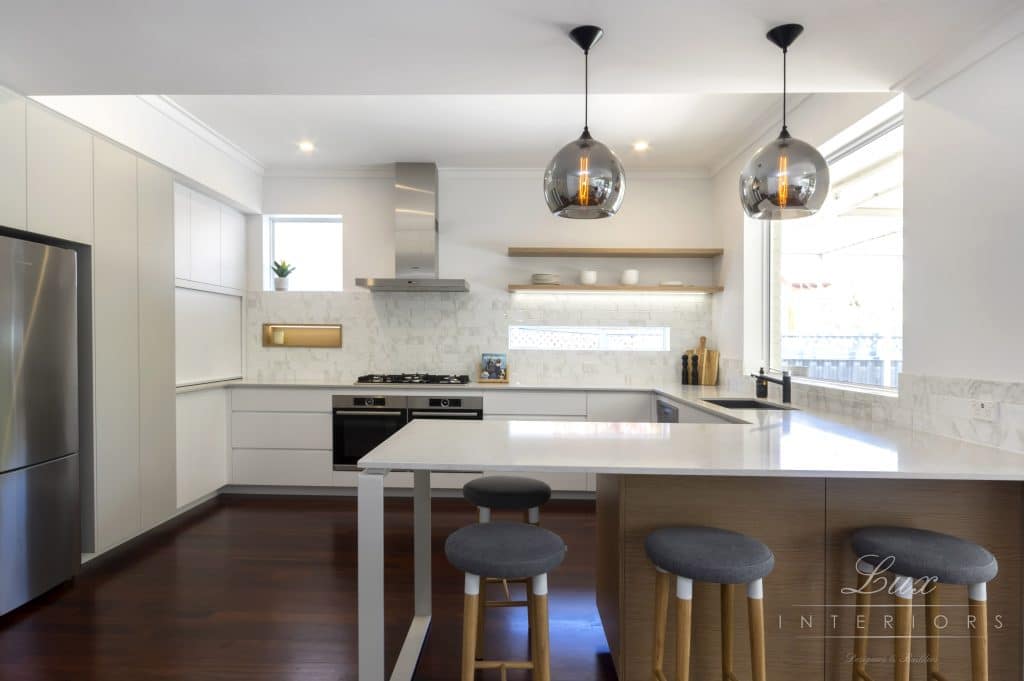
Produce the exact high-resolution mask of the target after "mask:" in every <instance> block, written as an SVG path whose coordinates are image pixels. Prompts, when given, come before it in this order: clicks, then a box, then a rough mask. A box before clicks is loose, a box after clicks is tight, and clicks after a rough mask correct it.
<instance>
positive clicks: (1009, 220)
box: [903, 36, 1024, 381]
mask: <svg viewBox="0 0 1024 681" xmlns="http://www.w3.org/2000/svg"><path fill="white" fill-rule="evenodd" d="M1022 73H1024V36H1020V37H1018V38H1016V39H1015V40H1013V41H1011V42H1010V43H1008V44H1006V45H1004V46H1003V47H1001V48H1000V49H999V50H997V51H996V52H994V53H993V54H991V55H989V56H988V57H986V58H985V59H983V60H982V61H980V62H978V63H976V64H974V65H973V66H972V67H970V68H969V69H968V70H966V71H964V72H962V73H961V74H960V75H958V76H957V77H955V78H954V79H952V80H950V81H947V82H946V83H944V84H943V85H941V86H939V87H938V88H937V89H935V90H933V91H931V92H930V93H928V94H927V95H925V96H924V97H922V98H921V99H917V100H913V99H909V98H908V99H907V101H906V103H905V111H906V113H905V116H906V132H905V143H904V144H905V149H904V173H905V179H904V228H903V229H904V268H905V269H904V272H905V274H904V277H905V280H904V310H905V312H904V337H905V340H904V356H905V360H904V371H905V372H906V373H910V374H918V375H931V376H948V377H953V376H959V377H969V378H974V379H989V380H999V381H1022V380H1024V363H1022V362H1021V350H1022V348H1024V315H1021V292H1022V291H1024V267H1022V263H1021V256H1022V254H1024V220H1022V217H1021V205H1022V204H1021V191H1022V188H1021V170H1020V165H1021V160H1022V158H1024V142H1022V141H1021V111H1022V110H1024V91H1022V89H1021V87H1020V83H1021V74H1022Z"/></svg>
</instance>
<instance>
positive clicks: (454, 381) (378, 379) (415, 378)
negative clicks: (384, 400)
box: [356, 374, 469, 385]
mask: <svg viewBox="0 0 1024 681" xmlns="http://www.w3.org/2000/svg"><path fill="white" fill-rule="evenodd" d="M356 383H422V384H436V385H461V384H464V383H469V376H467V375H466V374H462V375H456V374H367V375H366V376H360V377H359V378H358V379H356Z"/></svg>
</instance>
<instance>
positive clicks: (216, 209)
mask: <svg viewBox="0 0 1024 681" xmlns="http://www.w3.org/2000/svg"><path fill="white" fill-rule="evenodd" d="M188 215H189V222H188V242H189V246H188V249H189V279H190V280H191V281H196V282H199V283H202V284H213V285H215V286H219V285H220V257H221V256H220V204H219V203H217V202H216V201H214V200H213V199H211V198H209V197H208V196H204V195H202V194H200V193H199V192H192V193H191V195H190V197H189V213H188Z"/></svg>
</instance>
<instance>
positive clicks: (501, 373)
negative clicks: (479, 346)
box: [476, 352, 509, 383]
mask: <svg viewBox="0 0 1024 681" xmlns="http://www.w3.org/2000/svg"><path fill="white" fill-rule="evenodd" d="M508 375H509V372H508V357H507V356H506V355H505V353H504V352H485V353H483V354H482V355H481V356H480V368H479V370H478V371H477V374H476V376H477V378H476V380H477V382H478V383H508Z"/></svg>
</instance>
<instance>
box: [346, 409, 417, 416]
mask: <svg viewBox="0 0 1024 681" xmlns="http://www.w3.org/2000/svg"><path fill="white" fill-rule="evenodd" d="M334 413H335V414H337V415H339V416H401V415H402V412H400V411H370V410H367V411H357V410H347V409H335V410H334Z"/></svg>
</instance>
